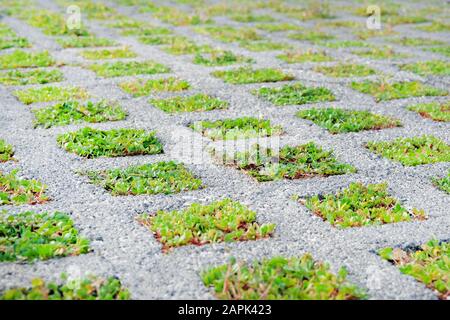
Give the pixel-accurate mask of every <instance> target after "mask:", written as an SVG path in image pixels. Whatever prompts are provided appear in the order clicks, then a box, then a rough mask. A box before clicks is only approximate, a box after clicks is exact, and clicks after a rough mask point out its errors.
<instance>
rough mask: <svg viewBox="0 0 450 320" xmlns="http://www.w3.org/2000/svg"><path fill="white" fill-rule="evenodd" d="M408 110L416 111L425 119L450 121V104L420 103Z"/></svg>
mask: <svg viewBox="0 0 450 320" xmlns="http://www.w3.org/2000/svg"><path fill="white" fill-rule="evenodd" d="M408 110H411V111H415V112H417V113H418V114H420V115H421V116H422V117H424V118H430V119H433V120H434V121H443V122H449V121H450V102H446V103H438V102H430V103H419V104H415V105H412V106H409V107H408Z"/></svg>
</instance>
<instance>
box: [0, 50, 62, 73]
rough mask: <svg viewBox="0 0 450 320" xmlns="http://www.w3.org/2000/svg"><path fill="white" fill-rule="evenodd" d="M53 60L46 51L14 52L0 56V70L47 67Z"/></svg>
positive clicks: (53, 62)
mask: <svg viewBox="0 0 450 320" xmlns="http://www.w3.org/2000/svg"><path fill="white" fill-rule="evenodd" d="M53 64H55V60H53V58H52V57H51V56H50V54H49V53H48V52H47V51H42V52H25V51H21V50H16V51H14V52H12V53H7V54H3V55H0V69H16V68H35V67H49V66H52V65H53Z"/></svg>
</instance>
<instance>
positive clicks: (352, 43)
mask: <svg viewBox="0 0 450 320" xmlns="http://www.w3.org/2000/svg"><path fill="white" fill-rule="evenodd" d="M316 44H318V45H320V46H324V47H328V48H334V49H337V48H353V47H357V48H364V47H368V46H369V44H368V43H367V42H364V41H358V40H334V41H318V42H316Z"/></svg>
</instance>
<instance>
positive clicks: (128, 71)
mask: <svg viewBox="0 0 450 320" xmlns="http://www.w3.org/2000/svg"><path fill="white" fill-rule="evenodd" d="M89 69H91V70H92V71H94V72H95V73H96V74H97V75H98V76H101V77H106V78H111V77H121V76H135V75H139V74H156V73H167V72H170V69H169V68H168V67H166V66H164V65H162V64H160V63H157V62H154V61H142V62H140V61H130V62H123V61H118V62H107V63H103V64H92V65H90V66H89Z"/></svg>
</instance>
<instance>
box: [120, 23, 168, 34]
mask: <svg viewBox="0 0 450 320" xmlns="http://www.w3.org/2000/svg"><path fill="white" fill-rule="evenodd" d="M120 29H121V32H120V34H122V35H124V36H140V37H147V36H156V35H158V36H165V35H166V36H168V35H172V34H173V33H172V30H170V29H167V28H164V27H156V26H142V27H126V28H120Z"/></svg>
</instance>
